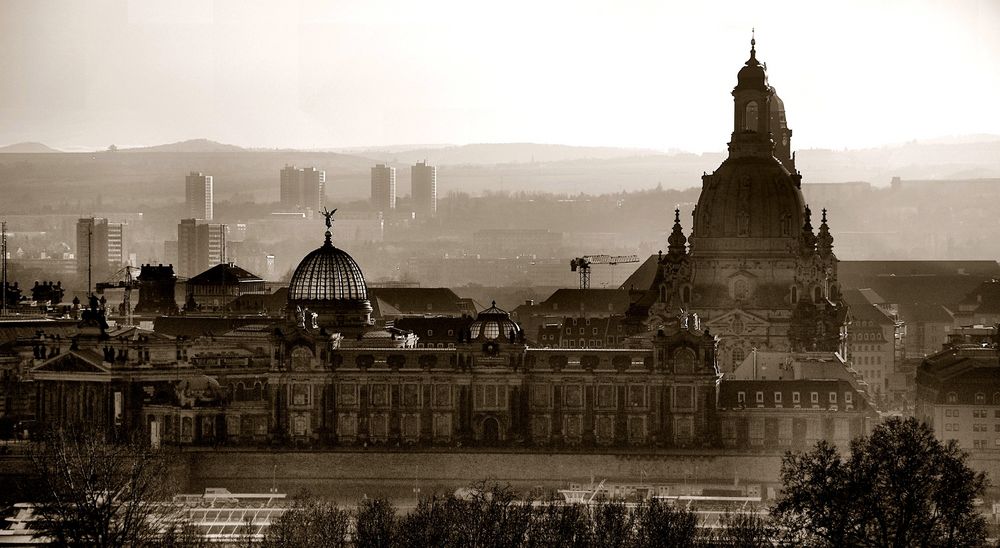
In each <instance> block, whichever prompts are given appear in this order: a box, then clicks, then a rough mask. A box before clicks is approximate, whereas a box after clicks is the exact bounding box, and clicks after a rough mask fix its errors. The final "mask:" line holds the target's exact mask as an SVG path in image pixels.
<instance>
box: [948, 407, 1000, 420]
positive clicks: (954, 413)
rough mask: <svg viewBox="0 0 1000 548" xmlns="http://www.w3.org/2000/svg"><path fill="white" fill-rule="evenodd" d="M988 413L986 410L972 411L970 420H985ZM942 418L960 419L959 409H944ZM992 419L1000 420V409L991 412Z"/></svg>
mask: <svg viewBox="0 0 1000 548" xmlns="http://www.w3.org/2000/svg"><path fill="white" fill-rule="evenodd" d="M989 414H990V412H989V410H987V409H973V410H972V418H974V419H985V418H987V417H988V416H989ZM944 416H946V417H956V418H957V417H961V416H962V411H961V409H945V410H944ZM993 418H995V419H1000V409H995V410H994V411H993Z"/></svg>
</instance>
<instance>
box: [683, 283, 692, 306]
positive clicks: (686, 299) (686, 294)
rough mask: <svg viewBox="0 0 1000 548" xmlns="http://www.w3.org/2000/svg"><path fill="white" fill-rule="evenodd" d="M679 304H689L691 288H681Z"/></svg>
mask: <svg viewBox="0 0 1000 548" xmlns="http://www.w3.org/2000/svg"><path fill="white" fill-rule="evenodd" d="M681 302H682V303H689V302H691V287H690V286H687V285H685V286H684V287H682V288H681Z"/></svg>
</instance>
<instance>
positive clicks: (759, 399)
mask: <svg viewBox="0 0 1000 548" xmlns="http://www.w3.org/2000/svg"><path fill="white" fill-rule="evenodd" d="M755 397H756V401H757V403H764V393H763V392H757V394H756V396H755Z"/></svg>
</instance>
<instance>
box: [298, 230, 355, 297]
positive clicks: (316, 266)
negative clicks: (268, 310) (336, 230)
mask: <svg viewBox="0 0 1000 548" xmlns="http://www.w3.org/2000/svg"><path fill="white" fill-rule="evenodd" d="M327 234H329V233H327ZM288 299H289V300H290V301H345V300H346V301H363V300H367V299H368V286H367V285H365V276H364V274H362V273H361V268H360V267H358V263H357V262H355V261H354V258H352V257H351V256H350V255H348V254H347V252H346V251H344V250H342V249H339V248H337V247H334V245H333V244H332V243H331V241H330V238H329V237H327V240H326V242H325V243H324V244H323V247H320V248H319V249H317V250H315V251H313V252H312V253H309V254H308V255H306V256H305V258H304V259H302V262H300V263H299V266H298V267H297V268H296V269H295V273H294V274H292V281H291V283H289V285H288Z"/></svg>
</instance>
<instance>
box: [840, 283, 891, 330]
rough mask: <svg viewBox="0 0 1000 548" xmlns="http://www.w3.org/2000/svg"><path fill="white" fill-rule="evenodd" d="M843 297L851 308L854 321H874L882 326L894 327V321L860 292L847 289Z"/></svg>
mask: <svg viewBox="0 0 1000 548" xmlns="http://www.w3.org/2000/svg"><path fill="white" fill-rule="evenodd" d="M843 297H844V302H846V303H847V306H849V307H851V315H852V316H854V319H856V320H868V321H873V322H875V323H877V324H880V325H882V324H888V325H892V323H893V322H892V320H891V319H890V318H889V317H888V316H886V315H885V313H884V312H882V311H881V310H879V309H878V307H876V306H875V305H874V304H872V303H871V302H870V301H869V300H868V299H867V298H865V295H864V294H863V293H862V292H861V291H860V290H857V289H845V290H844V292H843Z"/></svg>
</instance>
